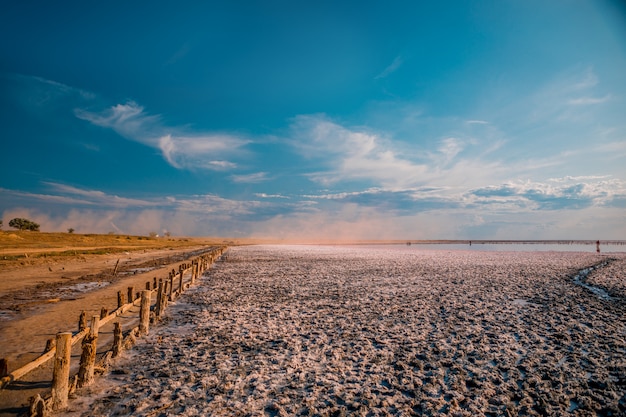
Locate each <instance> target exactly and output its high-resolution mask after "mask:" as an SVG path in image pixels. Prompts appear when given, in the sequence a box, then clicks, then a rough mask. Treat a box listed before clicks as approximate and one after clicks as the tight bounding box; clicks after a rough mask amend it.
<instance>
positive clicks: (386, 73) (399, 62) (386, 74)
mask: <svg viewBox="0 0 626 417" xmlns="http://www.w3.org/2000/svg"><path fill="white" fill-rule="evenodd" d="M403 63H404V59H403V58H402V57H401V56H397V57H395V58H394V60H393V61H392V62H391V64H389V66H387V68H385V69H384V70H383V71H382V72H381V73H380V74H378V75H377V76H376V77H374V79H376V80H379V79H381V78H387V77H389V76H390V75H391V74H393V73H394V72H396V71H397V70H398V68H400V66H402V64H403Z"/></svg>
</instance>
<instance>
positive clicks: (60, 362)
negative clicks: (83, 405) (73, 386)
mask: <svg viewBox="0 0 626 417" xmlns="http://www.w3.org/2000/svg"><path fill="white" fill-rule="evenodd" d="M56 345H57V350H56V353H55V356H54V371H53V374H52V410H61V409H63V408H65V407H67V400H68V396H69V390H70V387H69V384H70V357H71V354H72V333H69V332H67V333H57V343H56Z"/></svg>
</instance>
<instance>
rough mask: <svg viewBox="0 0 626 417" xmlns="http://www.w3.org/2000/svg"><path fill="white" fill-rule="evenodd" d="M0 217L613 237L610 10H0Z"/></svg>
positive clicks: (622, 82)
mask: <svg viewBox="0 0 626 417" xmlns="http://www.w3.org/2000/svg"><path fill="white" fill-rule="evenodd" d="M0 39H1V40H0V138H1V139H0V141H1V142H0V146H1V148H0V149H1V150H2V161H1V163H0V216H1V217H0V218H2V219H3V221H4V226H3V230H7V229H9V228H8V222H9V220H10V219H12V218H15V217H26V218H28V219H30V220H33V221H35V222H37V223H39V224H40V225H41V230H42V231H67V230H68V229H69V228H72V229H74V230H75V231H76V232H77V233H111V232H113V233H120V234H138V235H147V234H149V233H159V234H163V233H166V232H168V233H170V234H172V235H173V236H223V237H259V238H275V239H285V240H292V239H300V240H306V239H326V240H335V239H337V240H345V239H594V240H595V239H626V7H625V6H624V5H623V4H622V3H621V2H619V1H608V0H607V1H603V0H593V1H591V0H589V1H587V0H554V1H549V2H546V1H543V0H541V1H537V0H528V1H519V0H485V1H463V0H459V1H441V2H430V1H386V2H382V1H341V2H337V1H324V0H320V1H314V2H308V1H295V2H294V1H272V0H268V1H205V2H200V1H197V2H188V1H179V2H159V1H150V2H146V1H133V2H122V1H115V0H111V1H106V2H85V1H76V2H74V1H62V2H49V1H20V2H17V1H11V2H7V3H6V4H4V5H3V7H2V13H0Z"/></svg>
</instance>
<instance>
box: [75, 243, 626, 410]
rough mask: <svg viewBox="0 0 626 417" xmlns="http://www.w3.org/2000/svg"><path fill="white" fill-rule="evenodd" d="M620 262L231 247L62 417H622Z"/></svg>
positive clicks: (624, 361) (535, 255) (625, 339)
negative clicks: (598, 289) (580, 279)
mask: <svg viewBox="0 0 626 417" xmlns="http://www.w3.org/2000/svg"><path fill="white" fill-rule="evenodd" d="M611 256H613V257H614V258H616V259H615V260H611V261H610V262H609V263H608V264H607V265H606V266H605V267H602V268H599V269H596V270H594V271H593V272H592V274H590V275H589V277H588V282H589V284H592V281H593V284H594V285H596V284H597V285H605V286H606V287H607V288H609V287H610V288H609V289H614V291H613V292H612V295H613V296H614V298H612V300H611V301H608V300H603V299H601V298H600V297H597V296H596V295H595V294H594V293H592V292H591V291H589V290H587V289H585V288H583V287H581V286H579V285H575V284H574V283H573V282H572V277H573V276H574V275H575V274H576V273H577V271H578V270H580V269H583V268H585V267H589V266H591V265H594V264H598V263H600V262H602V261H606V260H607V259H608V258H607V257H605V256H601V255H596V254H587V253H566V252H517V253H515V252H462V251H453V252H446V251H418V250H415V249H406V250H397V249H394V250H386V249H380V248H353V247H316V246H253V247H235V248H231V249H229V251H228V252H227V260H225V261H224V262H219V263H218V264H217V265H216V266H215V267H214V268H213V269H211V270H210V271H209V272H208V274H207V275H205V277H203V279H202V282H201V284H200V285H199V286H197V287H195V288H194V289H192V290H191V291H189V292H188V293H186V295H185V296H184V297H183V298H182V299H181V300H180V301H178V302H177V303H176V304H175V305H174V306H173V307H172V308H170V309H169V310H168V316H167V318H166V323H165V325H160V326H157V327H154V328H152V329H151V334H150V336H148V337H147V338H146V339H144V340H142V341H141V342H140V343H139V345H138V346H137V347H135V349H134V350H133V351H131V352H128V353H126V356H125V358H124V359H122V360H121V361H120V362H118V363H116V364H115V365H114V368H113V372H112V373H111V374H110V375H108V376H105V377H103V378H101V379H100V380H99V383H98V385H97V387H95V388H91V389H89V390H86V391H84V392H83V393H82V394H83V395H86V396H83V397H79V398H78V399H76V400H73V401H72V402H71V403H70V408H69V410H68V412H67V413H66V415H71V416H78V415H81V416H122V415H124V416H125V415H133V416H175V415H176V416H210V415H217V416H221V415H229V416H292V415H303V416H308V415H319V416H342V415H362V416H387V415H425V416H439V415H450V416H496V415H505V416H506V415H509V416H517V415H522V416H534V415H544V416H545V415H548V416H559V415H574V416H595V415H626V323H625V317H626V315H625V313H626V300H625V299H624V292H623V291H624V290H623V288H624V287H623V282H624V277H625V274H624V271H625V266H626V262H625V259H624V255H619V254H618V255H611ZM607 271H608V272H607ZM614 277H617V278H616V279H613V278H614ZM620 280H621V281H620ZM620 291H621V292H620ZM620 294H621V295H620Z"/></svg>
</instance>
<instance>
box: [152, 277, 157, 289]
mask: <svg viewBox="0 0 626 417" xmlns="http://www.w3.org/2000/svg"><path fill="white" fill-rule="evenodd" d="M156 288H157V279H156V277H154V278H152V289H153V290H156Z"/></svg>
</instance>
